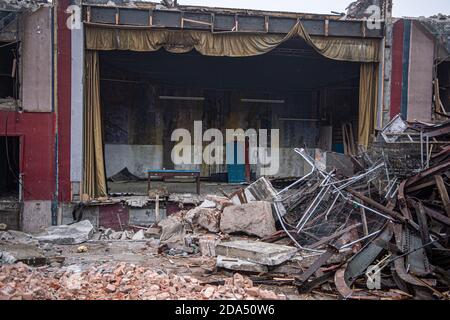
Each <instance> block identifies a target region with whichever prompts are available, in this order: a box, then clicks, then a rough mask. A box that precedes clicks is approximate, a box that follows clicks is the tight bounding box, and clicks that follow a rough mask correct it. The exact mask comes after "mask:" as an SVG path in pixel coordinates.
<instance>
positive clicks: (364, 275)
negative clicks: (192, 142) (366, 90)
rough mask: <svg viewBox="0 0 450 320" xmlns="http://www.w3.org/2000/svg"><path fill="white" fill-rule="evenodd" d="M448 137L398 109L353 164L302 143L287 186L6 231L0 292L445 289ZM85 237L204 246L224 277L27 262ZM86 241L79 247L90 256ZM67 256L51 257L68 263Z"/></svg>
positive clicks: (229, 295) (347, 294) (177, 294)
mask: <svg viewBox="0 0 450 320" xmlns="http://www.w3.org/2000/svg"><path fill="white" fill-rule="evenodd" d="M448 141H450V122H447V123H443V124H440V125H429V124H425V123H418V122H414V123H409V122H406V121H404V120H402V119H401V117H395V118H394V119H393V120H392V121H391V122H390V123H389V124H388V126H387V127H386V128H385V129H384V130H383V131H382V132H381V133H380V134H379V136H378V141H377V143H378V144H377V147H376V148H378V149H377V150H376V151H373V150H372V152H369V151H368V152H362V151H361V152H360V153H359V154H358V155H356V156H349V158H350V159H347V160H348V161H345V163H349V162H352V163H353V164H354V166H355V168H356V169H355V170H353V169H352V170H350V169H349V168H345V170H341V169H339V168H336V167H332V166H330V164H329V163H327V164H326V165H323V161H322V162H321V161H319V160H320V159H319V160H317V159H315V158H313V157H311V156H310V155H309V153H308V152H307V151H306V150H305V149H295V150H294V151H295V152H296V153H297V154H298V156H299V157H300V158H301V159H302V160H303V161H304V164H305V167H307V166H309V168H310V171H309V172H307V173H306V174H305V175H304V176H302V177H301V178H298V179H297V180H296V181H293V182H292V183H291V184H289V185H287V186H286V185H285V186H284V188H280V189H275V188H274V187H273V185H272V184H271V182H270V181H269V180H268V179H267V178H260V179H259V180H257V181H256V182H254V183H252V184H251V185H249V186H247V187H246V188H244V189H241V190H238V191H236V192H235V193H233V194H230V195H228V194H226V193H225V192H223V196H217V195H208V196H206V198H204V199H202V202H199V203H198V206H197V207H195V208H193V209H191V210H181V209H180V211H178V212H176V213H174V214H170V215H169V216H167V217H166V218H164V219H162V220H159V219H158V220H157V221H156V223H155V224H154V225H152V226H150V227H148V228H143V227H133V230H123V231H114V230H112V229H105V228H100V229H99V230H98V231H99V232H97V233H94V228H93V226H92V224H91V223H90V222H89V221H87V220H85V221H80V222H77V223H73V224H71V225H66V226H58V227H50V228H48V229H47V230H46V231H44V232H43V233H41V234H39V235H35V236H31V235H27V234H25V233H21V232H16V231H2V232H0V263H3V264H13V263H16V264H15V265H9V266H8V265H6V266H3V267H2V269H1V270H0V271H1V272H0V275H1V276H0V298H1V297H2V296H3V297H7V298H24V299H25V298H29V297H33V298H39V299H71V298H79V299H268V298H270V299H277V298H280V299H284V298H285V297H284V296H279V295H276V294H275V293H273V292H271V291H265V290H261V289H259V288H256V287H255V286H254V285H268V286H289V287H292V288H295V289H296V290H297V291H298V293H299V294H315V293H321V294H324V295H328V296H331V297H334V298H341V299H355V300H380V299H385V300H388V299H389V300H403V299H412V298H414V299H441V300H446V299H449V298H450V272H449V270H450V254H449V249H450V248H449V243H450V239H449V238H450V232H449V230H450V196H449V193H448V189H449V185H450V144H449V143H448ZM404 143H406V144H407V145H414V148H411V149H408V150H413V151H412V152H413V153H414V154H413V155H410V154H404V155H402V154H401V151H402V150H405V149H403V148H402V147H400V149H399V150H400V152H399V151H398V150H396V149H398V148H395V147H392V146H393V145H402V144H404ZM380 146H381V147H380ZM392 150H394V153H391V152H392ZM342 157H343V156H342V155H340V156H339V158H342ZM334 158H336V157H334V156H330V157H329V158H328V159H331V160H332V159H334ZM331 163H332V161H331ZM340 163H342V162H341V161H340ZM402 166H403V168H402ZM405 168H407V169H406V170H405ZM349 172H355V173H354V174H353V173H352V174H350V173H349ZM146 201H147V200H146ZM130 227H132V226H130ZM88 241H89V242H92V243H91V245H93V246H95V245H98V242H100V243H101V242H102V241H104V242H107V244H108V246H110V247H109V248H108V250H111V248H113V247H112V245H113V244H114V242H115V241H118V242H119V244H122V245H123V244H135V245H142V246H143V247H142V248H143V250H151V249H150V248H151V247H153V249H154V251H155V253H154V255H153V256H158V257H164V258H165V259H168V260H169V261H170V259H171V258H172V259H174V258H173V257H182V259H184V257H186V258H189V256H196V255H197V256H200V255H201V256H202V257H201V259H209V260H208V261H209V262H213V261H215V269H213V270H210V272H211V273H212V274H214V276H215V277H216V278H217V277H219V278H220V280H218V281H215V282H211V283H200V282H199V280H197V279H195V278H193V277H190V276H182V275H167V274H166V273H165V272H157V271H155V269H146V268H145V267H142V266H135V265H131V264H119V265H113V264H110V265H104V266H100V267H99V266H95V267H92V268H91V269H88V270H85V271H79V272H73V270H72V271H70V272H69V271H68V270H67V269H64V268H65V266H63V267H62V268H59V269H56V270H55V269H48V268H45V267H43V268H37V269H33V268H31V267H28V266H25V265H23V264H21V262H24V263H27V264H29V265H35V266H39V265H42V264H45V263H46V261H47V260H48V259H47V258H46V257H44V256H43V252H41V251H40V250H35V249H34V247H36V246H38V247H39V246H41V244H43V243H45V244H46V245H53V244H57V245H74V244H75V245H78V244H80V243H83V242H88ZM123 241H127V242H123ZM133 241H136V242H133ZM150 242H151V245H148V244H149V243H150ZM12 244H15V245H12ZM117 244H118V243H116V245H117ZM33 246H34V247H33ZM91 248H94V247H91ZM38 249H39V248H38ZM89 251H90V249H88V247H87V246H79V247H78V249H77V250H76V252H77V253H78V254H80V255H85V256H86V255H89ZM152 254H153V253H152ZM61 258H62V257H59V256H57V255H56V256H55V257H54V258H53V260H55V259H58V261H59V262H58V263H59V264H62V263H63V262H64V261H63V259H61ZM127 258H129V257H127ZM105 261H109V260H105ZM235 273H236V274H235ZM230 274H234V276H233V277H232V278H230ZM240 274H246V275H248V276H249V278H246V277H243V276H241V275H240ZM33 279H37V280H36V281H35V280H33Z"/></svg>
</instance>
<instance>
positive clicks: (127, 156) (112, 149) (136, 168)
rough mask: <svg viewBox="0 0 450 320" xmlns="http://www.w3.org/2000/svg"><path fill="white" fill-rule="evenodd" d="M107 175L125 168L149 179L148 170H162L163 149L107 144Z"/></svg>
mask: <svg viewBox="0 0 450 320" xmlns="http://www.w3.org/2000/svg"><path fill="white" fill-rule="evenodd" d="M105 158H106V161H105V162H106V175H107V176H108V177H110V176H112V175H114V174H116V173H118V172H119V171H120V170H122V169H123V168H125V167H127V168H128V170H129V171H130V172H131V173H132V174H134V175H136V176H138V177H140V178H146V177H147V174H146V172H147V170H149V169H155V170H156V169H162V165H163V147H162V146H161V145H159V146H152V145H129V144H106V145H105Z"/></svg>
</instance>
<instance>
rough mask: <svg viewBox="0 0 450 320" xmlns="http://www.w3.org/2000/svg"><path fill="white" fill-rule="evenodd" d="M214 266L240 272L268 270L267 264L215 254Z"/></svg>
mask: <svg viewBox="0 0 450 320" xmlns="http://www.w3.org/2000/svg"><path fill="white" fill-rule="evenodd" d="M216 267H218V268H224V269H228V270H233V271H240V272H255V273H265V272H268V271H269V268H268V267H267V266H264V265H261V264H258V263H253V262H249V261H246V260H241V259H236V258H230V257H225V256H217V260H216Z"/></svg>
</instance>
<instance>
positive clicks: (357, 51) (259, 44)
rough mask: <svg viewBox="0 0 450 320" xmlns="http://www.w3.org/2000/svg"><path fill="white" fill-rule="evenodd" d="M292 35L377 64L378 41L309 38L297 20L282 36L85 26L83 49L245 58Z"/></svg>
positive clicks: (331, 54)
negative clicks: (84, 46)
mask: <svg viewBox="0 0 450 320" xmlns="http://www.w3.org/2000/svg"><path fill="white" fill-rule="evenodd" d="M296 36H299V37H301V38H303V39H304V40H305V41H306V42H307V43H308V44H309V45H311V46H312V47H313V48H314V49H315V50H316V51H317V52H319V53H320V54H322V55H323V56H325V57H327V58H330V59H334V60H341V61H353V62H377V61H378V52H379V40H378V39H361V38H356V39H352V38H344V37H342V38H339V37H322V36H320V37H318V36H309V35H308V33H307V32H306V31H305V29H304V27H303V25H302V23H301V22H300V21H299V22H298V23H297V24H296V25H295V26H294V27H293V28H292V30H291V31H290V32H289V33H288V34H286V35H280V34H258V33H212V32H209V31H194V30H159V29H124V28H107V27H98V26H87V27H86V48H87V49H90V50H131V51H157V50H159V49H161V48H164V49H165V50H167V51H169V52H172V53H185V52H189V51H191V50H193V49H195V50H197V51H198V52H200V53H201V54H203V55H206V56H226V57H249V56H256V55H261V54H264V53H267V52H269V51H271V50H273V49H275V48H276V47H278V46H279V45H280V44H282V43H283V42H285V41H287V40H289V39H291V38H294V37H296Z"/></svg>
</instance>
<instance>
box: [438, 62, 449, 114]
mask: <svg viewBox="0 0 450 320" xmlns="http://www.w3.org/2000/svg"><path fill="white" fill-rule="evenodd" d="M438 79H439V87H440V96H441V102H442V104H443V106H444V109H445V111H447V112H450V61H445V62H442V63H441V64H440V65H439V66H438Z"/></svg>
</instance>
